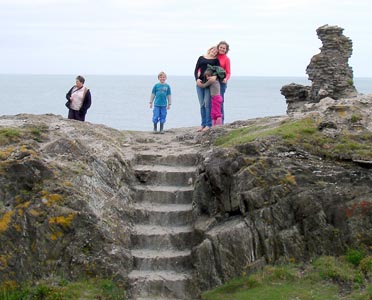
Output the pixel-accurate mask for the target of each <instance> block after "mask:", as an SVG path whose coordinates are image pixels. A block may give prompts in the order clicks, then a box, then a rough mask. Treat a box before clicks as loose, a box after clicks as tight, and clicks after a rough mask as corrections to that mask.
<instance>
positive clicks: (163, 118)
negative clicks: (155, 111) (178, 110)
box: [159, 106, 167, 133]
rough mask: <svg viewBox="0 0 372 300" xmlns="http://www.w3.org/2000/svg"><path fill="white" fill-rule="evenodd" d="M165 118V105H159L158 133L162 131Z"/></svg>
mask: <svg viewBox="0 0 372 300" xmlns="http://www.w3.org/2000/svg"><path fill="white" fill-rule="evenodd" d="M166 118H167V107H166V106H161V107H160V116H159V120H160V133H164V123H165V120H166Z"/></svg>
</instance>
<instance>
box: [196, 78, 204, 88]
mask: <svg viewBox="0 0 372 300" xmlns="http://www.w3.org/2000/svg"><path fill="white" fill-rule="evenodd" d="M196 85H197V86H198V87H202V86H203V83H202V81H201V80H200V79H198V80H197V81H196Z"/></svg>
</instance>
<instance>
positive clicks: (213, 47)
mask: <svg viewBox="0 0 372 300" xmlns="http://www.w3.org/2000/svg"><path fill="white" fill-rule="evenodd" d="M213 49H216V50H218V48H217V46H212V47H210V48H209V49H208V51H207V54H208V55H209V53H210V52H211V51H212V50H213Z"/></svg>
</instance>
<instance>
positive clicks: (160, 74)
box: [158, 71, 167, 78]
mask: <svg viewBox="0 0 372 300" xmlns="http://www.w3.org/2000/svg"><path fill="white" fill-rule="evenodd" d="M162 75H164V76H165V78H167V74H165V72H163V71H161V72H160V73H159V74H158V78H160V76H162Z"/></svg>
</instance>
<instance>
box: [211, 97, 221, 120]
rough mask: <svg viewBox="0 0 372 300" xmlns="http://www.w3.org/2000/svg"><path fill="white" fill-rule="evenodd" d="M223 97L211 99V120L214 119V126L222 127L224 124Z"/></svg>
mask: <svg viewBox="0 0 372 300" xmlns="http://www.w3.org/2000/svg"><path fill="white" fill-rule="evenodd" d="M222 101H223V99H222V96H221V95H215V96H213V97H212V99H211V106H212V107H211V118H212V125H221V124H222V112H221V104H222Z"/></svg>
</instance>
